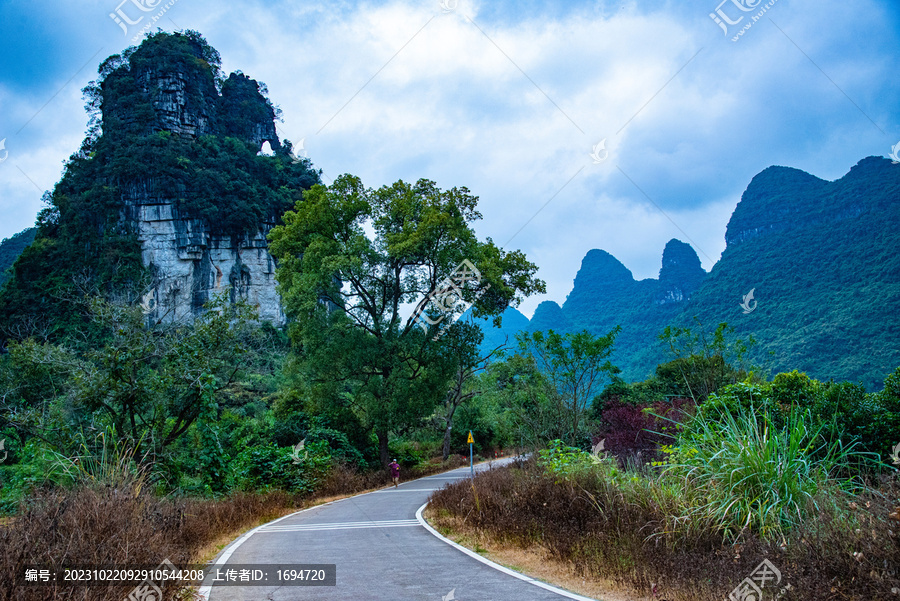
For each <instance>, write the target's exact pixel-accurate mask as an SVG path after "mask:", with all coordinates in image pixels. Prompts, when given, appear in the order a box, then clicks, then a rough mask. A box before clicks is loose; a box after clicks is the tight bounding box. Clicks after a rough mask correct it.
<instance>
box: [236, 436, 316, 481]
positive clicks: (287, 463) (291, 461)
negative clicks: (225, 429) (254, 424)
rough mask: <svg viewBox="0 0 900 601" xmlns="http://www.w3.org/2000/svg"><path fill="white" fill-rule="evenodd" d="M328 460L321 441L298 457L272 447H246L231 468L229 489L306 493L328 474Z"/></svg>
mask: <svg viewBox="0 0 900 601" xmlns="http://www.w3.org/2000/svg"><path fill="white" fill-rule="evenodd" d="M330 461H331V457H330V455H329V454H328V444H327V443H326V442H324V441H320V442H315V443H311V444H307V445H306V446H305V448H304V451H301V452H300V453H299V454H296V452H295V451H294V449H292V448H291V447H278V446H276V445H274V444H270V445H265V446H260V447H251V448H247V449H245V450H243V451H241V452H240V453H239V454H238V455H237V457H235V459H234V463H233V465H232V466H231V475H232V486H233V487H234V488H236V489H238V490H244V491H267V490H272V489H280V490H286V491H291V492H305V493H309V492H312V491H313V490H314V489H315V487H316V484H318V483H319V482H320V481H321V480H322V479H323V478H324V477H325V476H326V475H327V473H328V468H329V465H330Z"/></svg>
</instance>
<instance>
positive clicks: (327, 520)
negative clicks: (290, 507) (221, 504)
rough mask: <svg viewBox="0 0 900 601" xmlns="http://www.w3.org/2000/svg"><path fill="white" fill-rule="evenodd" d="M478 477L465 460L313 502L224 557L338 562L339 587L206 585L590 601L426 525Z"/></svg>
mask: <svg viewBox="0 0 900 601" xmlns="http://www.w3.org/2000/svg"><path fill="white" fill-rule="evenodd" d="M498 463H499V462H494V466H495V467H496V466H497V465H498ZM483 469H489V468H488V465H486V464H482V465H479V466H476V470H483ZM468 477H469V468H462V469H458V470H453V471H451V472H447V473H444V474H439V475H435V476H428V477H425V478H420V479H419V480H412V481H410V482H404V483H403V484H401V485H400V486H399V487H398V488H393V487H390V488H386V489H382V490H378V491H375V492H370V493H366V494H362V495H357V496H354V497H349V498H346V499H342V500H340V501H334V502H332V503H328V504H325V505H320V506H318V507H313V508H310V509H306V510H303V511H300V512H298V513H294V514H291V515H289V516H286V517H284V518H281V519H278V520H275V521H274V522H269V523H268V524H265V525H263V526H260V527H259V528H256V529H255V530H252V531H250V532H248V533H247V534H245V535H243V536H242V537H240V538H239V539H237V540H236V541H235V542H233V543H232V544H231V545H229V546H228V547H226V548H225V549H224V550H223V551H222V552H221V553H220V554H219V556H218V557H217V558H216V560H215V563H216V564H221V565H218V566H217V567H218V568H221V569H227V568H228V567H229V566H244V565H246V564H335V566H336V584H335V586H316V587H310V586H221V585H219V584H216V585H213V586H212V587H204V588H201V589H200V592H201V594H202V595H203V596H204V598H206V599H209V601H263V600H267V601H268V600H271V601H288V600H291V601H293V600H310V601H319V600H322V601H325V600H328V601H336V600H341V601H343V600H347V601H365V600H369V599H371V600H373V601H375V600H377V601H407V600H409V601H450V600H455V601H529V600H533V601H562V600H563V599H578V600H582V601H590V600H588V599H587V598H586V597H580V596H578V595H575V594H572V593H566V592H564V591H561V590H559V589H554V588H553V587H550V586H548V585H546V584H543V583H539V582H535V581H533V580H531V579H530V578H526V577H524V576H521V575H518V574H515V573H514V572H512V571H510V570H506V569H505V568H499V566H495V565H494V564H490V562H486V560H484V559H482V558H480V557H477V555H476V554H474V553H472V552H471V551H469V552H468V554H467V552H464V551H463V550H462V549H461V548H460V547H458V546H456V545H453V544H452V543H449V541H446V539H443V538H442V537H439V535H436V533H435V532H433V531H432V530H431V529H430V528H428V527H426V526H425V525H424V522H423V521H422V520H421V518H420V514H421V512H420V509H421V508H423V506H424V504H425V503H426V502H427V500H428V497H429V496H430V495H431V493H433V492H434V491H435V490H438V489H440V488H442V487H443V486H444V485H445V484H447V483H450V482H457V481H459V480H460V479H465V478H468ZM417 512H418V513H419V516H417ZM473 556H474V557H473ZM498 568H499V569H498Z"/></svg>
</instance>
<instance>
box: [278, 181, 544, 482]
mask: <svg viewBox="0 0 900 601" xmlns="http://www.w3.org/2000/svg"><path fill="white" fill-rule="evenodd" d="M477 202H478V199H477V197H475V196H473V195H471V194H470V193H469V190H467V189H466V188H452V189H450V190H441V189H440V188H438V187H437V185H436V184H435V183H434V182H432V181H429V180H425V179H422V180H419V181H418V182H416V183H415V184H409V183H406V182H403V181H398V182H397V183H395V184H393V185H390V186H384V187H382V188H380V189H378V190H371V189H366V188H365V187H364V186H363V184H362V182H361V181H360V180H359V178H357V177H355V176H352V175H343V176H341V177H339V178H338V179H336V180H335V182H334V183H333V184H332V185H331V186H329V187H325V186H322V185H317V186H314V187H313V188H312V189H310V190H308V191H307V192H305V193H304V197H303V200H302V201H300V202H298V203H297V205H296V207H295V209H294V210H293V211H289V212H287V213H286V214H285V215H284V225H283V226H279V227H276V228H275V229H273V230H272V232H271V234H270V236H269V238H270V241H271V246H270V249H271V252H272V254H273V255H274V256H275V257H276V258H277V259H278V261H279V266H278V271H277V278H278V282H279V290H280V292H281V295H282V299H283V302H284V306H285V310H286V311H287V313H288V315H289V316H290V317H291V318H292V319H293V323H292V324H291V330H290V334H291V339H292V342H293V344H294V346H295V348H296V349H297V351H298V355H299V357H300V359H301V360H300V362H299V365H300V368H301V370H302V371H303V374H304V376H305V378H306V380H307V381H308V382H309V385H310V393H311V397H312V400H313V401H317V402H325V403H330V404H344V405H345V406H349V407H350V408H351V409H352V410H353V411H354V413H356V414H357V415H358V416H359V418H360V420H361V421H362V422H363V424H365V426H366V427H367V428H370V429H371V430H372V431H374V433H375V435H376V437H377V439H378V446H379V454H380V459H381V462H382V463H383V464H385V465H386V464H387V462H388V459H389V458H388V434H389V432H390V431H403V430H404V429H406V428H408V427H411V426H412V425H414V424H416V423H418V422H419V421H420V420H421V419H423V418H424V417H426V416H427V415H429V414H430V413H431V412H432V411H433V410H434V408H435V405H436V404H437V402H438V401H439V400H440V399H441V398H442V396H443V395H444V394H445V393H446V391H447V388H448V385H449V381H450V379H451V378H452V375H453V374H454V373H455V371H456V365H455V361H454V356H453V354H452V353H448V352H445V348H446V347H447V345H449V341H451V340H453V337H454V336H459V335H464V334H463V333H462V332H461V330H462V328H459V327H457V326H453V327H450V328H449V329H447V330H446V331H445V332H444V333H443V334H441V327H442V326H445V325H447V324H448V323H450V322H451V321H452V316H450V315H447V314H446V311H445V313H444V314H441V311H442V310H446V309H447V302H446V299H447V298H448V297H447V295H445V294H443V293H444V292H446V288H445V286H444V285H443V284H442V282H446V280H445V278H447V277H448V276H450V275H451V274H452V273H454V270H455V269H456V268H457V267H458V266H459V265H461V264H463V262H464V261H469V262H470V263H471V264H472V265H474V266H476V269H477V270H478V272H479V274H480V277H473V278H472V279H470V280H469V281H467V282H465V283H464V285H462V286H461V287H460V288H458V289H457V290H456V292H455V294H456V295H457V296H454V297H453V298H454V300H455V299H457V298H459V297H462V298H463V299H465V300H466V301H467V302H470V303H472V304H473V306H474V308H473V313H474V315H475V316H476V317H483V316H495V320H497V321H499V316H500V314H501V313H502V312H503V310H504V309H505V308H506V307H507V305H509V304H513V305H518V304H519V302H521V300H522V298H523V297H524V296H527V295H530V294H532V293H534V292H543V291H544V289H545V287H544V283H543V282H542V281H541V280H539V279H536V278H535V276H534V274H535V272H536V270H537V268H536V266H535V265H534V264H532V263H530V262H528V261H527V260H526V258H525V256H524V255H523V254H522V253H521V252H519V251H513V252H506V251H504V250H502V249H501V248H499V247H497V246H496V245H495V244H494V243H493V242H492V241H491V240H490V239H488V240H487V241H486V242H481V241H479V240H478V238H477V237H476V235H475V232H474V231H473V229H472V226H471V223H472V222H473V221H475V220H477V219H479V218H480V217H481V215H480V214H479V213H478V211H477V209H476V206H477ZM435 293H439V294H438V296H439V297H440V298H436V297H435ZM429 295H431V298H433V299H436V300H438V301H439V302H431V303H424V302H423V301H424V300H425V299H426V298H429ZM413 303H419V306H420V307H424V311H425V313H424V315H426V316H427V320H425V321H421V320H415V319H410V318H408V317H406V315H407V314H408V313H409V311H410V307H411V305H412V304H413ZM451 304H452V303H451Z"/></svg>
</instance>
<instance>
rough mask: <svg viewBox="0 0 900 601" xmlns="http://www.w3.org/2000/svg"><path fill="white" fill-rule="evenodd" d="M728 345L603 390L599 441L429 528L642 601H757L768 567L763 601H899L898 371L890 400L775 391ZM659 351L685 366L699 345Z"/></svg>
mask: <svg viewBox="0 0 900 601" xmlns="http://www.w3.org/2000/svg"><path fill="white" fill-rule="evenodd" d="M717 332H718V334H716V333H715V332H714V333H712V335H711V336H708V338H707V341H706V342H705V343H702V344H701V345H700V346H699V347H695V348H694V349H693V352H691V353H690V354H685V355H681V356H677V357H676V358H675V359H674V360H673V361H671V362H670V363H667V364H663V365H660V366H659V367H658V368H657V371H656V374H655V375H654V377H652V378H650V379H648V380H646V381H644V382H638V383H635V384H625V383H622V382H614V383H613V384H611V385H610V386H607V387H606V389H605V390H604V391H603V392H602V393H601V394H599V395H597V396H596V397H595V398H594V402H593V406H592V415H593V417H594V419H593V420H592V421H591V425H590V427H591V428H593V430H591V434H590V435H589V438H590V440H585V439H582V440H581V441H579V444H576V445H571V444H569V443H568V442H566V441H563V440H559V439H557V440H550V441H547V442H546V444H545V445H538V448H542V450H539V451H538V452H537V453H536V454H535V455H533V456H532V457H531V458H530V459H529V460H528V461H521V462H519V463H517V464H516V465H514V466H513V467H511V468H510V469H503V470H492V471H490V472H487V473H484V474H480V475H478V476H477V477H476V478H475V479H474V481H471V482H462V483H457V484H454V485H452V486H450V487H448V488H446V489H444V490H442V491H440V492H438V493H436V494H435V495H434V497H433V498H432V502H431V505H430V508H429V511H430V515H431V518H432V521H433V523H434V524H435V525H436V527H438V528H441V529H443V530H445V531H446V532H449V533H454V534H457V535H464V536H467V537H468V538H469V539H472V540H481V541H483V544H485V545H487V544H488V543H492V544H496V545H498V546H501V547H508V546H510V545H513V546H518V547H521V548H523V549H540V550H542V551H543V552H544V553H546V556H547V557H548V558H552V559H554V560H557V561H560V562H562V563H563V565H567V566H568V567H569V569H570V570H571V572H572V573H574V574H575V575H577V576H579V577H580V578H586V579H589V580H590V579H596V580H598V581H604V582H612V583H614V584H615V585H617V586H619V587H621V590H624V591H631V592H632V593H633V594H635V595H641V596H645V597H646V598H654V599H669V600H683V601H688V600H690V601H705V600H709V601H713V600H717V601H718V600H721V599H723V598H726V597H728V595H729V594H732V593H733V594H734V595H735V596H734V597H732V598H736V599H751V598H753V599H756V598H758V597H754V596H747V595H750V594H751V593H753V591H754V590H755V589H753V588H752V586H751V585H750V584H747V582H746V580H745V579H748V578H750V579H751V580H752V577H753V574H754V573H758V572H757V570H758V569H759V568H760V566H761V565H763V562H764V561H768V562H770V565H772V566H774V568H775V569H776V570H778V571H779V572H780V577H778V578H776V577H775V576H774V572H771V571H770V574H772V577H771V578H769V579H767V580H765V582H763V581H761V580H759V579H757V580H756V581H755V582H756V586H759V585H760V584H765V586H764V587H761V590H762V589H764V590H763V592H764V595H765V596H764V597H763V598H766V599H770V598H776V596H777V598H780V599H788V600H802V601H806V600H809V601H812V600H816V601H820V600H824V599H835V600H837V599H848V600H849V599H852V600H859V601H863V600H866V601H870V600H881V599H884V600H887V599H894V598H897V595H898V594H900V480H898V476H897V470H896V468H895V467H894V465H900V460H898V459H897V458H896V455H895V454H896V450H894V449H895V445H897V444H898V443H900V421H898V420H900V368H898V369H897V370H896V371H895V372H894V373H892V374H890V375H888V377H887V378H886V380H885V384H884V389H883V390H881V391H879V392H876V393H867V392H866V391H865V390H864V389H863V388H862V387H861V386H859V385H856V384H852V383H834V382H818V381H816V380H813V379H810V378H808V377H807V376H805V375H804V374H802V373H798V372H790V373H782V374H777V375H776V376H774V377H773V378H772V379H771V380H770V381H767V380H765V379H763V378H761V377H760V376H758V375H756V374H755V373H753V372H752V371H745V370H743V369H740V368H737V367H733V366H731V365H730V364H729V363H728V362H727V361H725V360H724V357H723V355H724V354H725V351H727V350H734V349H735V348H738V349H740V348H742V347H743V343H741V342H740V341H735V340H730V339H729V337H728V334H729V329H728V328H727V326H720V327H719V328H718V330H717ZM662 338H663V340H664V341H667V342H670V343H673V344H672V346H671V349H673V350H674V349H678V348H684V347H683V346H680V345H679V344H677V341H678V339H679V338H680V339H681V340H682V342H683V341H684V340H685V339H686V338H689V339H692V340H694V341H700V340H701V339H702V338H703V336H702V333H701V332H697V331H694V332H692V331H690V330H678V331H673V330H667V331H666V332H664V333H663V335H662ZM717 341H718V342H717ZM698 351H699V352H698ZM737 355H740V352H738V353H737ZM495 394H498V395H500V396H503V395H506V394H511V393H510V391H509V388H508V387H506V386H501V387H499V388H498V389H497V390H495ZM892 464H893V465H892ZM763 569H765V570H769V569H770V568H768V567H767V566H763ZM741 587H742V588H741ZM788 587H789V588H788ZM758 592H759V591H757V593H758ZM753 594H756V593H753Z"/></svg>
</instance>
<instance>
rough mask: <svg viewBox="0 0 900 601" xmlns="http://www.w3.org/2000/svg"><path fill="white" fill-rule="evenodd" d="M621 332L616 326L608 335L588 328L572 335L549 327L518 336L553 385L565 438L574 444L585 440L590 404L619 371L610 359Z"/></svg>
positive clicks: (523, 350)
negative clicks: (603, 385)
mask: <svg viewBox="0 0 900 601" xmlns="http://www.w3.org/2000/svg"><path fill="white" fill-rule="evenodd" d="M619 331H620V328H618V327H616V328H614V329H613V330H612V331H610V332H609V333H608V334H606V335H605V336H593V335H592V334H591V333H590V332H588V331H587V330H583V331H581V332H576V333H569V334H558V333H557V332H554V331H553V330H549V331H548V332H547V333H546V334H544V333H543V332H533V333H529V332H523V333H521V334H519V336H518V341H519V353H520V354H522V355H526V356H528V355H530V356H532V357H534V358H535V363H534V367H535V368H536V369H538V370H540V372H541V374H542V375H543V376H544V377H545V378H546V380H547V383H548V384H549V385H550V390H549V392H550V397H551V402H552V403H555V404H556V405H557V407H558V409H557V414H558V415H559V417H560V418H562V419H564V420H565V429H566V430H567V431H566V433H565V439H566V440H567V441H568V442H569V443H571V444H583V443H584V440H583V438H584V437H585V436H586V434H585V426H586V423H585V422H586V419H585V413H586V411H587V407H588V403H589V402H590V401H591V399H592V398H593V397H594V396H595V395H596V394H597V393H598V392H599V391H600V387H601V384H603V383H604V382H605V381H606V380H607V379H612V378H613V377H614V376H615V375H616V374H617V373H618V371H619V370H618V368H616V367H615V366H614V365H613V364H612V363H611V362H610V361H609V356H610V354H611V353H612V350H613V342H614V341H615V338H616V335H617V334H618V333H619Z"/></svg>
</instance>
